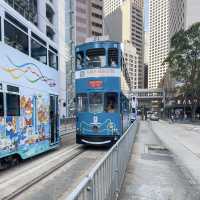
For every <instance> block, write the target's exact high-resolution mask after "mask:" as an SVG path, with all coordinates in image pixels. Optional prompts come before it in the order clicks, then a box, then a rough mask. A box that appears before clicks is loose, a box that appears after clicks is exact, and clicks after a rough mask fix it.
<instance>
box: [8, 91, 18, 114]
mask: <svg viewBox="0 0 200 200" xmlns="http://www.w3.org/2000/svg"><path fill="white" fill-rule="evenodd" d="M6 105H7V116H20V96H19V95H16V94H10V93H7V94H6Z"/></svg>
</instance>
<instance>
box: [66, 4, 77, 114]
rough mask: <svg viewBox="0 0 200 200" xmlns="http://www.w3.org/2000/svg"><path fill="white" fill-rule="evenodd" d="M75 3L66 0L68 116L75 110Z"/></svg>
mask: <svg viewBox="0 0 200 200" xmlns="http://www.w3.org/2000/svg"><path fill="white" fill-rule="evenodd" d="M74 10H75V4H74V0H65V16H66V17H65V19H66V25H65V33H66V57H67V58H66V81H65V83H66V91H67V92H66V104H65V106H66V108H67V117H72V116H73V115H74V111H75V105H74V97H75V78H74V74H75V15H74Z"/></svg>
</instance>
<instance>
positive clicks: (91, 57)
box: [86, 48, 106, 68]
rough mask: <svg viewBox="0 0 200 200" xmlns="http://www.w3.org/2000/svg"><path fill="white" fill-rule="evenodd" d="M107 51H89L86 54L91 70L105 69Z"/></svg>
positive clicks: (99, 49)
mask: <svg viewBox="0 0 200 200" xmlns="http://www.w3.org/2000/svg"><path fill="white" fill-rule="evenodd" d="M105 55H106V54H105V49H103V48H98V49H89V50H87V53H86V64H87V67H89V68H96V67H97V68H98V67H105V65H106V56H105Z"/></svg>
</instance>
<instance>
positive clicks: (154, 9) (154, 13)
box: [148, 0, 169, 88]
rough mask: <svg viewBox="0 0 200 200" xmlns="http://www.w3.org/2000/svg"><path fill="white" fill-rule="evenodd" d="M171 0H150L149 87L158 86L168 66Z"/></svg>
mask: <svg viewBox="0 0 200 200" xmlns="http://www.w3.org/2000/svg"><path fill="white" fill-rule="evenodd" d="M168 30H169V0H150V51H149V58H150V60H149V75H148V76H149V80H148V87H149V88H157V87H158V84H159V82H160V80H161V79H162V77H163V76H164V74H165V72H166V69H167V66H166V65H163V61H164V60H165V58H166V57H167V55H168V49H169V31H168Z"/></svg>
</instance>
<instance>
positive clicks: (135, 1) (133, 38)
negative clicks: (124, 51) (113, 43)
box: [104, 0, 144, 88]
mask: <svg viewBox="0 0 200 200" xmlns="http://www.w3.org/2000/svg"><path fill="white" fill-rule="evenodd" d="M109 2H110V7H112V5H113V4H112V3H113V1H106V5H105V4H104V6H105V7H104V13H106V12H107V13H108V10H106V7H107V8H108V7H109ZM114 2H116V5H118V4H117V2H118V1H114ZM143 6H144V2H143V0H124V1H123V2H122V3H121V6H116V9H115V10H114V9H113V10H112V11H111V12H110V14H108V15H106V16H105V18H104V35H109V36H110V38H111V39H112V40H117V41H119V42H122V43H124V42H130V43H131V44H132V45H133V47H135V48H136V53H137V55H138V56H139V58H138V65H139V66H138V73H137V75H138V77H137V78H136V79H137V81H138V83H137V87H138V88H143V87H144V31H143V29H144V23H143ZM113 8H114V7H113ZM104 15H105V14H104ZM134 79H135V78H134Z"/></svg>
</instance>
